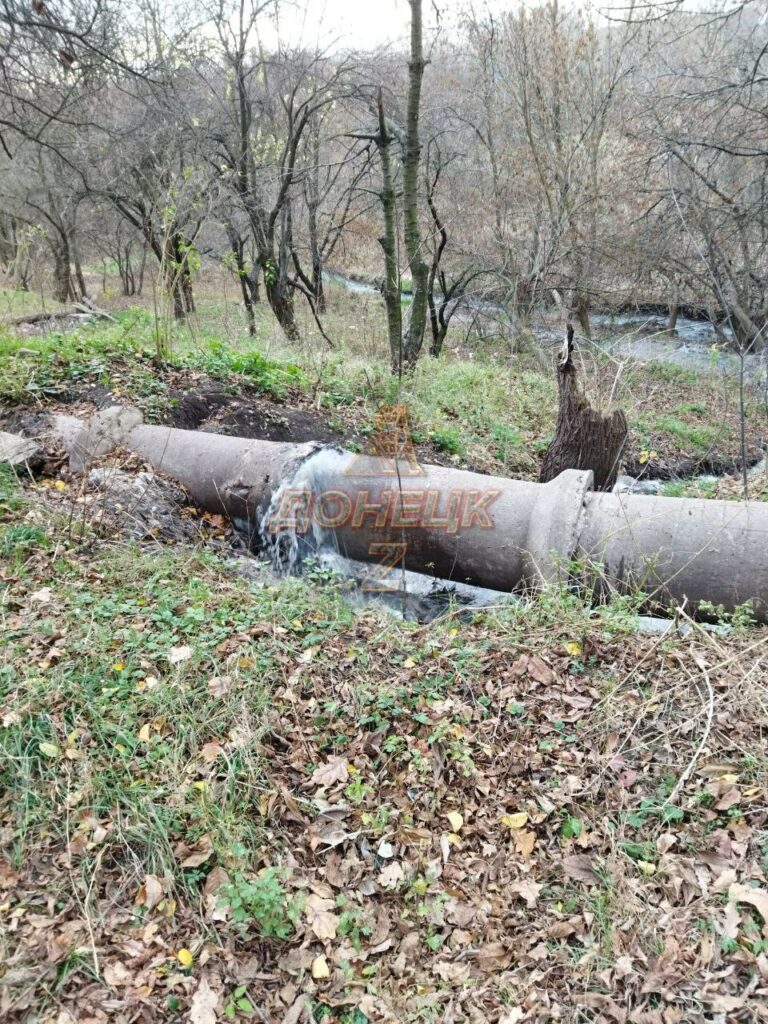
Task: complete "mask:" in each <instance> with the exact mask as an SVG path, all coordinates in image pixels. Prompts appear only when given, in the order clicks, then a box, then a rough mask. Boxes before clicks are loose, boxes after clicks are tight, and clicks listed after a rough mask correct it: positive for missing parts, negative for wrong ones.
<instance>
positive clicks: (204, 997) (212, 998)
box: [189, 978, 219, 1024]
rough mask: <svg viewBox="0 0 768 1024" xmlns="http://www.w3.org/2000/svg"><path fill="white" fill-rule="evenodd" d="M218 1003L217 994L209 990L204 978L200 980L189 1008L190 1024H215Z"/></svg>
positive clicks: (209, 987)
mask: <svg viewBox="0 0 768 1024" xmlns="http://www.w3.org/2000/svg"><path fill="white" fill-rule="evenodd" d="M218 1001H219V994H218V992H215V991H214V990H213V989H212V988H211V986H210V985H209V984H208V982H207V980H206V979H205V978H201V979H200V982H199V984H198V986H197V989H196V991H195V994H194V995H193V996H192V1004H191V1006H190V1008H189V1020H190V1024H216V1005H217V1003H218Z"/></svg>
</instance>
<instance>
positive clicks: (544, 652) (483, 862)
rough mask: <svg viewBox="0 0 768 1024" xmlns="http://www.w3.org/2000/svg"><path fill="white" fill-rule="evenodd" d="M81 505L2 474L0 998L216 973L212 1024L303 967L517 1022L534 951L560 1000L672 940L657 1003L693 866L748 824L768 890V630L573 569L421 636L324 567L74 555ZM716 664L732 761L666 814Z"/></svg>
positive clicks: (626, 994)
mask: <svg viewBox="0 0 768 1024" xmlns="http://www.w3.org/2000/svg"><path fill="white" fill-rule="evenodd" d="M464 383H466V379H465V381H464ZM461 395H463V389H462V388H459V390H458V392H457V396H461ZM443 397H444V399H445V398H447V397H449V396H447V395H445V396H443ZM491 397H492V396H491ZM455 400H456V401H458V397H457V398H456V399H455ZM444 404H447V403H444ZM497 443H500V442H498V441H497ZM65 497H66V496H65V495H59V496H58V498H57V500H56V501H53V500H52V498H51V497H50V496H49V492H48V491H47V490H46V488H45V487H42V486H38V489H37V490H30V489H22V488H21V486H20V484H19V483H18V482H17V481H16V480H15V478H14V477H13V475H12V474H10V473H7V472H6V473H4V474H3V475H2V476H0V547H2V549H3V551H4V557H3V559H2V561H0V630H1V631H2V636H3V641H4V643H3V648H2V662H1V663H0V703H1V704H2V706H3V708H4V713H3V719H2V728H0V772H2V775H0V833H1V834H2V836H3V843H4V850H3V859H0V887H2V886H3V885H4V884H5V883H4V881H3V879H8V878H10V879H12V882H11V887H10V889H7V890H6V891H5V892H4V894H3V900H4V901H5V902H4V903H2V904H0V913H2V914H7V915H9V919H11V920H13V921H14V922H16V924H15V926H14V928H13V930H12V931H10V930H9V931H8V932H7V933H5V934H4V935H0V952H2V955H3V957H4V959H5V960H6V961H7V962H8V963H10V964H11V965H12V968H11V971H10V972H9V977H10V981H9V980H8V979H4V980H5V981H6V985H5V986H4V990H3V991H4V993H6V994H5V995H3V996H0V998H4V999H5V1000H6V1002H5V1003H4V1004H3V1008H4V1012H5V1013H6V1014H7V1015H8V1019H12V1015H13V1014H14V1013H16V1012H19V1013H22V1014H23V1013H24V1012H25V1010H24V1006H25V1005H26V1006H27V1008H28V1009H29V1011H30V1012H31V1013H33V1014H35V1015H37V1016H38V1017H39V1018H40V1019H47V1018H46V1014H47V1015H49V1016H50V1015H54V1016H55V1015H58V1014H60V1013H61V1012H62V1010H63V1008H66V1009H67V1012H69V1013H72V1014H73V1015H74V1016H75V1019H77V1018H76V1015H77V1014H78V1013H81V1012H85V1011H84V1008H85V1007H87V1008H88V1009H89V1012H90V1009H91V1008H99V1007H102V1006H104V1004H105V1002H106V1003H107V1004H108V1008H110V1011H111V1012H115V1011H117V1012H123V1010H126V1011H127V1007H128V1006H129V1005H130V1000H131V999H132V998H133V996H132V992H133V991H134V990H139V991H140V992H141V993H142V995H141V998H142V1000H143V1005H144V1007H145V1009H146V1012H147V1014H148V1015H149V1016H150V1017H151V1018H154V1019H167V1017H168V1015H169V1014H171V1013H173V1014H176V1013H182V1012H183V1013H185V1014H187V1013H189V1012H190V1009H191V1004H192V1002H193V1000H194V998H195V996H196V994H197V993H198V992H199V991H201V990H202V985H203V981H205V984H206V985H207V986H209V987H210V988H212V990H213V991H214V993H215V994H216V998H217V999H218V1013H219V1015H220V1016H222V1017H223V1019H229V1018H230V1017H231V1016H234V1017H235V1018H236V1019H242V1020H246V1019H250V1017H251V1016H252V1011H251V1009H249V1007H253V1006H259V1007H261V1008H262V1012H263V1013H264V1014H265V1015H266V1016H267V1017H268V1018H269V1019H280V1018H281V1017H284V1016H285V1009H286V1004H285V1002H284V1001H282V1000H279V997H278V992H281V991H286V988H285V986H286V985H290V986H293V987H292V989H291V992H292V993H293V994H292V995H291V1000H295V999H297V998H299V996H301V997H302V998H303V997H304V996H306V998H308V999H310V1000H311V1003H312V1008H313V1013H314V1016H315V1018H316V1019H318V1020H325V1021H327V1022H329V1024H330V1022H331V1021H337V1022H341V1021H354V1022H355V1024H365V1022H367V1021H369V1020H375V1019H376V1011H375V1007H376V1006H378V1005H381V1001H382V1000H384V1001H386V1005H387V1006H389V1007H391V1008H392V1014H393V1016H394V1018H395V1019H399V1020H407V1019H409V1017H410V1018H411V1019H430V1016H431V1017H432V1019H437V1020H439V1019H440V1017H441V1016H442V1015H443V1013H442V1011H443V1009H444V1006H445V1005H447V1004H448V1001H450V1000H451V999H456V1000H459V999H462V998H464V997H465V996H466V993H467V992H470V993H471V995H472V999H473V1003H474V1005H476V1006H478V1007H480V1008H481V1010H482V1013H483V1016H484V1019H498V1018H499V1017H500V1016H501V1012H502V1008H503V1007H504V1006H509V1005H518V1004H519V1005H521V1006H523V1005H525V1006H532V1007H535V1006H537V1005H539V1004H538V1003H537V1000H538V999H539V998H540V996H541V994H542V983H541V982H540V981H536V982H534V983H533V984H529V982H528V981H527V980H526V977H525V976H522V975H520V974H519V972H518V971H515V970H514V967H513V963H514V961H513V959H512V958H513V957H514V958H515V960H517V961H520V962H527V960H528V959H529V957H531V955H532V952H531V951H532V950H536V949H538V950H539V952H540V950H541V948H542V947H544V948H545V949H546V956H547V962H548V963H550V964H556V965H557V971H556V972H554V973H553V974H552V975H551V976H550V977H548V980H547V982H546V996H547V999H550V1000H552V999H557V1000H558V1001H559V1002H561V1003H562V1004H563V1005H567V999H568V993H570V992H573V991H579V992H582V991H589V992H595V993H600V992H602V991H603V983H602V982H601V981H600V979H599V977H598V974H597V973H596V971H597V969H599V971H612V970H613V969H614V968H615V966H616V964H617V962H618V959H619V957H622V956H624V957H625V956H627V955H629V956H635V957H637V958H638V963H641V962H642V958H650V957H653V956H656V955H658V953H659V952H660V951H661V950H663V949H664V948H665V942H667V941H668V937H669V936H670V935H673V936H674V937H675V941H676V942H677V943H678V945H679V949H680V951H681V953H680V956H681V957H683V958H684V959H685V964H686V971H685V972H684V979H685V980H683V981H680V982H667V983H666V985H667V996H666V997H665V998H666V999H667V1000H671V1001H672V1003H673V1004H674V1005H675V1007H676V1008H678V1009H680V1010H681V1011H684V1010H685V1008H686V1007H687V1006H689V1005H691V1000H694V999H695V998H696V992H697V991H698V990H699V988H700V985H701V979H702V977H703V975H702V973H701V971H700V969H699V968H698V967H697V966H696V964H697V963H699V962H700V960H699V959H697V958H700V956H701V951H702V948H703V947H701V942H702V937H701V932H700V929H698V927H697V924H696V922H697V921H701V920H710V919H712V920H718V921H719V916H718V915H720V914H722V913H723V912H724V907H723V905H722V898H721V897H713V896H712V895H711V881H712V879H710V883H709V884H708V886H706V887H705V888H704V889H702V890H700V889H697V888H696V887H695V884H694V882H691V878H693V879H694V880H695V878H696V875H695V874H693V873H692V869H691V868H690V866H689V862H690V861H691V859H695V858H696V856H697V853H698V852H699V851H702V852H709V851H711V848H712V844H713V843H714V842H718V843H721V844H722V839H717V837H718V836H722V835H724V834H726V833H727V830H729V829H737V830H738V835H739V853H738V858H737V859H736V860H734V862H733V869H734V871H735V872H737V877H738V878H740V879H744V880H748V879H749V878H750V877H754V878H755V879H757V878H759V876H758V875H757V874H755V873H754V872H756V871H757V870H758V869H757V868H756V867H753V865H756V864H757V863H758V862H759V858H761V857H762V856H763V852H762V850H763V846H762V843H763V842H764V838H761V836H760V834H759V829H758V826H759V824H760V821H761V820H762V814H763V812H762V808H763V807H764V806H765V793H764V789H763V786H764V780H765V778H766V774H765V768H766V764H765V757H764V756H763V755H762V754H761V753H760V750H761V747H760V743H759V736H760V734H761V730H762V729H764V727H765V722H764V713H763V712H762V711H761V707H763V708H764V704H761V700H762V699H763V696H762V694H763V690H764V688H765V687H764V680H765V678H768V676H766V668H768V666H765V665H763V664H762V663H763V661H764V660H765V646H764V645H763V647H762V648H760V646H759V643H760V638H761V637H762V633H761V632H759V631H756V630H752V629H750V628H748V627H747V626H745V625H741V626H739V628H738V629H737V631H736V632H735V633H734V634H733V635H732V636H731V637H725V638H720V637H718V638H717V640H716V642H712V643H711V642H710V640H709V639H708V638H707V636H706V635H704V634H700V633H698V632H697V633H694V635H693V636H692V638H689V639H688V640H682V639H678V638H667V639H664V640H659V639H658V638H638V637H637V636H636V635H635V634H634V625H633V623H634V615H635V611H636V602H634V601H633V600H632V599H623V600H620V601H615V602H614V603H613V604H609V605H604V606H601V607H598V608H591V607H590V606H589V605H588V604H585V603H584V601H583V600H582V599H581V598H580V596H579V595H578V594H576V593H573V592H569V591H560V590H556V589H553V590H551V591H548V592H545V593H544V594H543V595H542V596H541V598H540V599H539V600H537V601H535V602H525V603H522V604H520V605H517V606H510V607H509V608H506V609H503V610H493V609H491V610H489V611H486V612H483V613H481V614H479V615H477V616H475V617H474V618H473V619H471V620H467V619H466V618H462V617H459V616H458V615H454V614H450V615H448V616H447V617H445V618H444V619H442V620H440V621H438V622H436V623H433V624H432V625H430V626H429V627H428V628H426V627H419V626H415V625H412V624H406V623H400V622H395V621H392V620H389V619H385V618H383V617H381V616H380V615H379V614H378V613H377V612H375V611H372V610H369V611H367V612H364V613H362V614H359V613H353V612H352V611H351V610H350V608H349V607H348V606H347V604H345V602H344V601H343V593H342V591H341V589H340V586H341V584H340V583H339V582H338V581H335V580H334V579H333V578H330V579H329V578H327V577H325V578H324V577H323V576H322V575H321V574H318V575H317V576H314V577H311V578H304V579H286V580H283V581H280V582H277V583H267V584H266V585H260V586H259V585H255V584H253V583H250V582H248V581H247V580H245V579H241V578H240V577H238V576H237V575H234V574H233V573H232V571H231V569H230V568H228V567H227V566H226V565H225V563H224V562H223V561H222V559H221V557H220V556H218V555H216V554H215V553H214V552H212V551H210V550H207V549H204V548H190V547H181V546H180V547H163V546H162V545H157V544H154V545H146V546H136V545H130V544H126V543H125V542H123V541H111V542H108V541H105V540H104V539H100V538H99V537H98V536H96V535H95V534H93V533H87V534H86V536H85V538H84V541H83V543H82V544H79V543H76V542H75V540H74V539H73V538H72V537H71V536H70V533H69V531H68V529H67V516H66V513H65V509H66V505H65V504H64V498H65ZM756 645H757V646H756ZM761 651H762V653H761ZM702 663H704V664H706V665H707V666H708V673H709V677H710V678H711V679H712V680H713V683H714V685H715V688H716V694H717V697H716V699H717V711H716V715H715V719H714V721H715V723H716V727H715V729H714V731H713V733H712V735H711V738H710V741H709V744H708V747H707V753H706V756H705V757H703V758H702V759H701V761H702V766H703V767H707V766H708V765H709V764H711V765H714V766H716V771H717V772H718V773H719V775H717V776H707V775H704V776H702V775H700V774H695V775H693V776H692V777H691V778H690V780H689V782H688V784H687V785H686V787H685V788H684V790H683V792H682V794H681V796H680V799H679V800H677V801H675V805H674V807H668V806H665V800H667V799H668V798H669V796H670V793H671V791H672V785H673V784H674V782H675V781H676V780H677V779H678V778H679V777H680V776H681V775H682V773H683V771H684V769H685V767H686V766H687V764H688V763H689V760H690V758H691V757H692V755H693V753H694V752H695V749H696V746H697V744H698V740H699V735H700V729H701V725H700V719H701V695H700V691H699V685H700V683H701V676H700V673H701V670H700V668H698V666H699V665H701V664H702ZM761 666H762V668H761ZM691 674H693V676H694V682H693V683H692V681H691ZM749 680H751V683H749V688H748V686H747V683H748V681H749ZM691 723H695V724H694V725H693V727H692V726H691ZM720 723H722V725H721V724H720ZM723 765H731V766H732V768H731V769H729V771H732V772H733V773H734V777H735V778H736V779H737V788H738V790H739V795H738V802H737V803H731V804H730V808H729V809H727V810H719V809H718V808H717V806H716V805H717V803H718V802H719V801H720V797H719V796H718V795H717V794H718V793H720V792H721V791H720V790H718V789H717V786H719V785H726V784H725V783H722V784H721V783H720V782H718V778H719V776H720V775H722V774H723V771H724V769H723V767H722V766H723ZM710 778H712V779H714V781H713V782H712V783H710V782H708V779H710ZM707 786H709V787H710V788H709V789H708V788H707ZM713 794H714V795H713ZM705 797H706V799H705ZM726 803H727V801H726ZM734 809H735V810H736V811H737V812H738V816H736V815H734V814H733V811H734ZM449 815H451V817H450V818H449V817H448V816H449ZM457 815H458V817H457ZM507 822H511V824H507ZM753 826H754V831H753ZM671 834H673V835H674V845H673V846H672V847H670V846H669V837H670V835H671ZM722 848H723V847H722V845H720V846H718V847H717V849H718V850H722ZM719 856H722V854H719ZM574 858H575V859H574ZM698 870H701V871H703V870H706V868H705V867H704V866H702V865H699V866H698ZM717 871H718V872H719V871H720V868H719V867H718V868H717ZM574 872H575V875H574ZM590 872H593V874H594V879H597V881H595V880H594V879H593V875H592V874H590ZM708 877H709V876H708ZM713 877H714V876H713ZM585 879H586V881H585ZM371 882H373V889H371V887H370V886H371ZM531 883H534V885H533V889H531V888H530V887H529V886H530V884H531ZM683 883H684V884H683ZM366 893H367V895H366ZM718 901H720V902H718ZM627 920H633V921H636V922H638V924H637V926H636V927H635V928H634V929H633V933H632V941H631V945H629V946H627V940H626V938H625V929H624V927H623V923H624V922H625V921H627ZM750 921H751V918H750V917H749V914H748V912H747V913H746V914H745V915H743V919H741V920H740V921H739V925H738V931H737V939H734V940H733V941H734V944H733V948H730V947H728V948H725V949H718V950H716V951H715V952H714V953H713V954H712V955H711V958H710V960H708V968H707V970H708V971H711V970H715V969H716V970H718V971H720V972H722V975H723V976H724V977H727V978H729V979H732V984H733V989H734V991H741V990H742V989H743V987H744V985H745V984H746V983H747V981H748V975H749V972H750V971H752V970H754V969H755V968H754V964H755V957H756V956H757V955H758V953H756V952H755V951H754V937H752V938H750V934H751V933H750V932H749V928H750V927H751V925H750ZM456 922H458V923H456ZM41 929H42V932H43V934H44V935H45V936H46V941H47V940H48V939H49V938H50V937H52V936H55V937H56V940H55V944H54V945H52V946H49V947H47V948H49V950H50V952H49V953H48V954H47V955H46V958H45V959H44V960H42V962H41V958H40V953H39V942H40V934H41ZM468 944H469V947H470V948H472V949H478V950H480V951H481V953H480V954H478V955H479V957H480V962H481V963H484V964H485V966H483V967H482V969H480V968H476V967H475V966H474V965H475V960H474V959H473V960H471V961H470V963H469V964H465V962H464V959H463V958H462V950H464V949H466V948H467V946H468ZM538 955H539V954H538V953H537V954H535V956H538ZM484 956H487V958H488V961H487V963H486V962H485V961H483V960H482V957H484ZM535 956H534V960H535ZM254 957H256V958H257V960H256V962H258V964H259V967H258V970H259V974H260V979H261V980H257V981H256V982H253V981H251V980H249V979H250V978H251V977H252V975H250V974H249V968H248V966H247V965H248V964H249V963H252V962H253V958H254ZM286 957H287V958H291V957H294V958H297V959H296V962H297V963H301V964H305V966H303V967H297V968H295V969H294V968H292V967H291V966H290V964H291V963H292V962H293V961H292V960H291V959H287V960H286V959H284V958H286ZM402 958H405V959H404V961H403V960H402ZM585 958H586V963H585ZM532 962H533V961H532ZM402 963H404V964H405V967H404V968H402V967H400V966H398V964H402ZM286 965H288V966H286ZM32 966H34V968H35V973H34V976H33V977H34V980H32V981H31V982H28V983H25V985H24V986H23V987H21V988H18V987H16V985H15V983H14V981H13V977H14V972H16V971H18V970H22V969H23V970H27V969H29V968H30V967H32ZM585 967H586V969H585ZM326 969H327V971H328V974H329V978H328V980H324V971H325V970H326ZM123 972H127V974H128V976H129V977H128V980H125V978H126V975H125V974H124V973H123ZM313 974H315V975H316V977H312V975H313ZM707 977H709V974H707ZM264 978H269V983H268V984H264ZM729 984H730V982H729ZM615 985H618V986H619V990H618V994H617V995H616V998H617V999H622V1000H624V1001H626V1002H627V1005H634V1003H633V1000H635V995H634V989H633V988H631V986H630V987H626V988H622V986H623V985H624V982H623V981H622V980H621V979H618V978H617V980H616V982H615ZM670 992H671V993H672V994H671V995H670V994H669V993H670ZM729 992H730V989H729ZM289 1002H290V1000H289ZM230 1008H231V1009H230Z"/></svg>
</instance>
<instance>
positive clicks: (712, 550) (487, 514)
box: [54, 409, 768, 622]
mask: <svg viewBox="0 0 768 1024" xmlns="http://www.w3.org/2000/svg"><path fill="white" fill-rule="evenodd" d="M54 429H55V430H56V432H57V433H58V434H59V435H60V436H62V437H63V438H64V439H65V441H66V443H67V446H68V448H69V450H70V453H71V459H72V464H73V467H74V468H80V469H82V468H84V467H85V466H86V465H87V463H88V460H89V459H90V458H92V457H93V456H94V455H97V454H102V453H104V452H105V451H107V450H109V448H111V447H113V446H115V445H120V446H122V447H124V448H127V449H129V450H131V451H134V452H136V453H138V454H139V455H141V456H142V457H143V458H145V459H146V460H147V461H148V462H150V463H151V464H152V465H153V466H154V467H155V468H156V469H158V470H160V471H162V472H164V473H166V474H168V475H169V476H171V477H173V478H174V479H175V480H177V481H179V482H180V483H182V484H184V485H185V486H186V487H187V489H188V490H189V492H190V493H191V495H192V496H193V498H194V499H195V501H196V502H198V503H199V504H200V505H201V506H202V507H203V508H206V509H208V510H209V511H212V512H225V513H226V514H228V515H229V516H230V517H232V518H233V519H234V520H235V521H237V522H238V523H239V524H240V525H241V526H246V527H247V528H248V529H249V531H250V532H251V534H252V536H253V538H254V541H255V543H256V544H258V545H259V546H262V547H266V548H268V549H270V550H271V551H272V552H273V554H275V556H276V557H277V558H280V559H282V560H283V561H284V562H290V561H291V559H295V558H296V557H300V556H301V554H302V553H304V552H308V551H311V550H312V548H313V546H320V545H323V544H329V543H332V544H334V545H335V546H336V547H337V548H338V550H339V551H340V552H341V553H343V554H345V555H348V556H349V557H351V558H355V559H359V560H361V561H367V562H381V563H384V562H385V561H387V560H388V561H390V562H394V561H396V558H397V555H398V552H399V553H400V554H403V555H404V565H405V567H406V568H407V569H410V570H414V571H416V572H422V573H428V574H433V575H435V576H438V577H442V578H444V579H451V580H457V581H461V582H466V583H472V584H475V585H478V586H482V587H488V588H493V589H496V590H503V591H510V590H514V589H518V588H520V587H525V586H534V585H536V584H541V583H542V582H544V581H556V580H566V579H569V578H572V572H573V563H574V562H575V561H578V562H579V563H580V566H581V571H582V572H584V573H585V574H586V575H587V576H589V577H591V578H592V580H593V581H596V582H597V584H598V586H600V587H601V588H603V589H611V588H614V589H616V590H621V591H625V590H631V589H637V588H639V589H642V590H643V591H644V592H646V593H648V594H649V595H650V596H651V597H652V598H654V599H655V600H657V601H658V602H659V603H669V602H680V601H683V600H687V601H688V602H689V603H690V604H691V605H696V604H698V603H699V602H701V601H708V602H711V603H712V604H714V605H723V606H724V607H725V608H726V609H733V608H734V607H735V606H737V605H739V604H743V603H745V602H747V601H750V602H752V605H753V608H754V613H755V616H756V618H757V619H758V620H759V621H763V622H765V621H768V505H767V504H764V503H761V502H742V503H737V502H726V501H713V500H700V499H678V498H659V497H648V496H644V495H618V494H603V493H596V492H593V491H591V486H592V477H591V473H588V472H580V471H576V470H569V471H567V472H565V473H562V474H561V475H560V476H559V477H557V478H556V479H555V480H553V481H551V482H550V483H548V484H536V483H528V482H526V481H520V480H506V479H503V478H500V477H491V476H482V475H480V474H477V473H468V472H465V471H462V470H457V469H450V468H445V467H443V466H414V465H413V463H409V462H406V461H405V460H398V461H397V462H394V461H392V460H388V459H386V458H380V457H366V456H360V455H355V454H353V453H350V452H345V451H340V450H338V449H335V448H327V447H326V448H321V447H319V446H317V445H301V446H300V445H293V444H286V443H276V442H270V441H251V440H246V439H243V438H236V437H225V436H221V435H218V434H207V433H199V432H195V431H186V430H175V429H173V428H169V427H154V426H145V425H144V424H142V423H141V422H140V417H139V416H138V414H137V413H136V412H135V410H125V409H111V410H106V411H105V412H103V413H100V414H98V415H97V416H96V417H94V418H93V419H92V420H91V421H90V422H89V423H88V424H83V423H82V422H80V421H79V420H76V419H74V418H72V417H57V418H56V420H55V421H54ZM286 542H287V543H286ZM286 553H290V557H288V556H287V554H286ZM401 564H402V563H401Z"/></svg>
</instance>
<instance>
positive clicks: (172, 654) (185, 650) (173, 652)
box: [168, 644, 192, 665]
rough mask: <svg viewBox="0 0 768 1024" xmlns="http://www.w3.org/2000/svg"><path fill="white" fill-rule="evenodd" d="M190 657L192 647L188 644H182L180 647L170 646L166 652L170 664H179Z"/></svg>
mask: <svg viewBox="0 0 768 1024" xmlns="http://www.w3.org/2000/svg"><path fill="white" fill-rule="evenodd" d="M191 657H192V648H191V647H190V646H189V644H182V645H181V647H172V648H171V649H170V651H169V652H168V661H170V663H171V664H172V665H179V664H180V663H181V662H182V661H187V660H188V659H189V658H191Z"/></svg>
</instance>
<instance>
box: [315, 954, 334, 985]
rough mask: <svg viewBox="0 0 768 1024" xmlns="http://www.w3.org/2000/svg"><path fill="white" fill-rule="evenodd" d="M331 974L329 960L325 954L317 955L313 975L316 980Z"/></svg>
mask: <svg viewBox="0 0 768 1024" xmlns="http://www.w3.org/2000/svg"><path fill="white" fill-rule="evenodd" d="M330 976H331V972H330V970H329V968H328V961H327V960H326V959H325V957H324V956H316V957H315V959H314V960H313V961H312V977H313V978H314V979H315V981H320V980H321V979H322V978H330Z"/></svg>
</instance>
